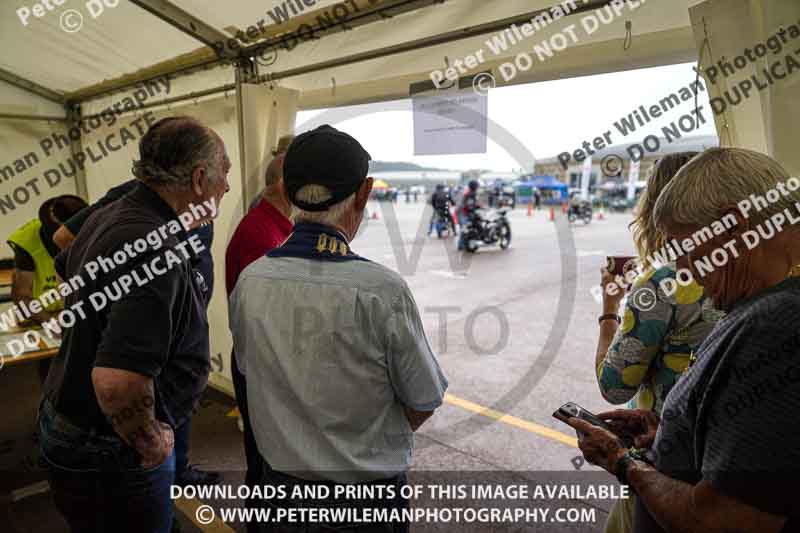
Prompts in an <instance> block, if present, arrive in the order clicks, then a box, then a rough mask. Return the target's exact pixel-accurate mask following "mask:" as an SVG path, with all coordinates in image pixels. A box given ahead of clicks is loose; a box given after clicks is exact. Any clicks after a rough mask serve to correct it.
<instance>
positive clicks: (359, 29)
mask: <svg viewBox="0 0 800 533" xmlns="http://www.w3.org/2000/svg"><path fill="white" fill-rule="evenodd" d="M567 1H569V0H567ZM591 1H592V2H598V3H601V2H603V1H604V0H591ZM690 1H693V0H674V1H671V2H670V5H669V8H668V9H665V8H664V7H662V6H663V3H658V2H648V3H642V4H641V7H640V8H638V9H636V10H635V11H633V10H631V11H628V10H626V11H625V12H624V13H623V14H622V16H620V17H617V18H616V19H615V20H614V22H612V23H611V24H608V25H601V26H600V27H599V28H598V29H597V31H595V32H594V33H592V34H591V35H588V34H586V35H582V38H581V40H580V41H579V42H577V43H575V44H574V45H571V46H569V47H568V48H567V49H566V50H564V51H563V52H559V53H558V54H557V55H555V56H554V57H552V58H549V59H547V60H546V61H544V62H542V64H541V65H537V67H536V68H534V69H530V70H529V71H527V72H520V73H519V74H518V75H517V76H516V77H515V78H514V79H513V80H510V81H508V82H504V81H503V80H502V78H501V77H500V76H499V75H497V76H496V77H497V78H498V81H499V84H500V85H503V84H511V83H525V82H530V81H536V80H542V79H555V78H559V77H566V76H578V75H584V74H593V73H598V72H608V71H613V70H622V69H630V68H642V67H647V66H655V65H659V64H668V63H676V62H680V61H688V60H692V59H696V49H695V45H694V41H693V38H692V31H691V26H690V20H689V14H688V3H689V2H690ZM172 2H173V3H174V4H175V5H176V6H177V7H179V8H180V9H183V10H184V11H186V12H187V13H188V14H189V15H191V16H192V17H195V18H197V19H199V20H201V21H203V22H204V23H205V24H207V25H209V26H211V27H212V28H213V29H216V30H218V31H219V32H221V33H224V34H227V35H231V36H232V37H233V35H236V32H237V31H241V32H244V33H240V34H239V35H240V36H241V37H242V38H243V39H244V40H247V41H248V42H239V45H241V46H245V45H247V44H253V43H256V42H258V41H259V39H260V38H263V37H272V38H275V36H279V35H281V34H283V35H284V37H285V36H286V35H287V33H286V31H287V30H290V29H292V28H296V27H297V26H298V25H299V24H300V22H301V21H306V22H312V23H313V21H314V20H319V19H320V18H322V19H324V17H329V19H330V17H332V16H333V15H332V14H333V13H342V12H343V10H344V7H342V6H352V5H358V6H361V8H360V10H361V11H362V12H359V13H356V12H354V11H353V9H352V8H349V12H348V16H351V17H352V18H353V20H356V21H357V19H359V17H361V18H365V17H364V13H366V6H373V7H374V9H380V8H382V6H383V8H386V9H389V11H387V14H386V15H385V16H386V17H388V18H385V20H383V19H382V18H380V17H377V15H375V16H374V18H375V20H377V21H372V20H371V19H370V21H360V22H358V21H357V22H358V23H362V22H363V25H360V26H359V25H357V23H356V22H353V26H354V28H353V29H352V30H350V31H339V32H337V33H333V34H328V35H323V36H321V37H320V38H318V39H308V40H303V39H295V44H296V46H294V47H293V48H292V49H291V50H290V51H286V50H283V49H278V50H277V51H276V54H275V57H274V58H270V61H265V60H264V59H265V58H263V57H261V58H256V60H257V63H259V65H258V70H259V73H261V74H265V73H269V72H276V73H286V72H291V71H292V70H296V69H298V68H305V67H307V66H308V65H315V64H320V65H325V64H326V62H331V61H335V60H338V59H340V58H343V57H348V56H357V55H359V54H361V55H363V54H369V55H368V57H375V58H374V59H369V60H359V61H357V62H352V63H348V64H347V65H342V66H337V67H332V68H327V69H323V70H320V71H317V72H309V73H305V74H302V75H295V76H291V77H286V78H284V79H281V80H279V82H278V83H279V84H281V85H283V86H285V87H287V88H291V89H296V90H299V91H300V92H301V101H300V105H301V107H302V108H311V107H330V106H332V105H345V104H351V103H357V102H365V101H370V100H372V101H375V100H386V99H391V98H401V97H408V92H409V85H410V84H411V83H415V82H419V81H425V80H429V79H430V73H431V72H432V71H434V70H441V69H443V68H444V67H445V59H444V58H445V57H448V58H450V59H451V60H455V59H464V58H466V57H467V56H469V55H471V54H473V53H474V52H475V51H476V50H484V52H486V55H487V56H488V57H487V61H486V63H485V64H482V65H480V66H479V67H478V68H475V69H473V73H476V72H480V71H482V70H487V69H492V70H493V71H494V72H495V73H496V72H497V67H498V66H499V64H500V63H502V62H505V61H509V60H512V61H513V58H514V57H515V56H516V55H517V54H518V53H520V52H527V53H530V52H531V50H532V49H533V47H534V46H535V45H539V44H541V43H542V42H544V41H545V40H547V39H549V38H550V37H552V36H553V35H554V34H555V33H557V32H560V31H561V30H562V29H563V28H565V27H567V26H568V25H571V24H577V27H578V28H580V27H581V24H580V20H578V18H580V17H582V16H584V14H580V15H575V16H574V17H564V18H563V19H560V20H558V21H556V22H554V23H552V24H551V25H549V26H547V27H546V28H542V29H541V30H540V31H538V32H537V33H536V34H535V35H534V36H533V37H529V38H527V39H524V40H523V41H521V42H518V43H517V44H516V45H514V46H509V47H508V49H507V50H505V51H503V52H500V53H498V54H497V55H494V54H493V53H491V52H488V48H487V46H486V42H487V40H490V39H491V37H493V36H495V35H498V34H499V32H498V33H493V34H486V35H479V36H475V37H470V38H467V39H461V40H457V41H448V42H442V43H441V44H435V45H431V46H427V47H425V48H424V49H413V48H404V50H407V51H404V52H403V53H399V54H396V55H390V56H385V57H383V56H381V54H375V52H376V51H380V50H385V49H390V48H392V47H397V46H398V45H403V44H406V43H410V42H412V41H415V40H420V39H427V38H432V37H436V36H439V35H442V34H448V33H450V32H454V31H455V32H458V31H460V30H467V29H469V28H471V27H475V26H478V25H481V24H486V23H489V22H492V21H503V20H506V19H508V18H511V17H519V16H521V15H526V14H528V13H531V12H534V11H536V10H542V9H547V8H550V7H553V6H556V5H558V3H559V2H558V0H502V2H501V1H499V0H493V1H485V0H449V1H447V2H444V3H442V2H434V1H433V0H402V1H401V0H347V1H346V2H341V1H339V2H337V1H336V0H317V1H316V2H315V3H314V4H313V6H311V7H308V8H307V11H303V12H302V13H297V15H296V16H292V18H291V19H290V20H287V21H281V23H280V24H276V23H275V20H274V19H273V17H275V15H276V9H280V8H281V6H283V7H285V4H277V5H276V6H272V7H269V8H265V5H264V3H263V2H261V1H260V0H239V1H237V2H235V3H233V2H230V3H226V4H225V7H224V9H221V8H220V7H219V6H220V3H219V2H218V1H216V0H191V1H190V0H172ZM576 3H577V4H578V5H580V4H581V2H580V1H577V2H576ZM295 4H297V3H295ZM87 5H88V4H86V3H84V2H79V3H75V4H65V5H63V6H57V7H55V8H54V9H53V10H52V11H46V12H44V14H43V15H42V16H35V15H33V14H26V12H25V11H23V7H24V6H20V5H19V4H18V3H12V2H4V3H3V6H2V7H0V14H2V15H3V16H2V17H0V35H2V36H3V37H2V40H3V44H4V48H5V49H7V50H8V49H11V48H13V49H14V53H6V54H3V56H2V57H0V69H3V70H6V71H8V72H10V73H13V74H15V75H17V76H20V77H22V78H25V79H27V80H30V81H32V82H35V83H37V84H39V85H41V86H43V87H46V88H48V89H51V90H53V91H56V92H58V93H61V94H64V95H67V96H72V97H74V96H76V95H78V96H80V95H81V94H92V95H95V94H96V93H97V88H98V87H100V88H102V87H104V86H107V85H114V84H109V83H108V82H110V81H112V80H113V81H114V82H115V83H116V82H119V81H120V80H136V79H137V76H141V75H143V73H144V74H148V75H151V76H157V75H159V74H162V75H163V74H164V73H165V72H173V71H177V70H179V69H182V68H186V67H187V66H191V65H197V64H198V62H199V63H201V64H202V63H210V62H213V61H214V60H216V55H215V54H214V51H213V50H212V48H211V47H209V46H206V45H204V44H203V43H201V42H200V41H198V40H197V39H195V38H194V37H192V36H191V35H189V34H187V33H184V32H183V31H181V30H179V29H178V28H176V27H174V26H173V25H172V24H169V23H167V22H165V21H163V20H161V19H160V18H158V17H156V16H155V15H153V14H151V13H150V12H148V11H146V10H145V9H143V8H141V7H139V6H137V5H136V3H134V2H120V3H118V5H117V6H116V7H113V8H109V7H106V8H104V9H103V10H101V11H99V12H98V11H97V10H95V11H93V12H92V10H90V9H88V8H87V7H86V6H87ZM598 5H599V4H598ZM409 6H411V7H409ZM390 8H391V9H394V11H391V9H390ZM69 13H71V15H70V14H69ZM76 13H77V14H76ZM391 13H397V14H396V15H395V16H392V15H391ZM78 15H80V19H79V18H78ZM278 18H280V17H278ZM23 20H24V21H23ZM79 20H80V30H79V31H73V28H74V27H75V26H77V25H78V22H79ZM626 20H630V21H631V22H632V23H633V26H632V27H633V34H634V35H633V46H632V47H631V48H630V49H629V50H628V51H627V52H626V53H625V54H622V53H621V45H622V41H623V40H624V37H625V26H624V24H625V21H626ZM250 29H253V30H257V34H256V33H252V35H255V36H256V37H255V39H250V40H248V36H247V32H248V30H250ZM288 35H294V34H288ZM579 35H580V34H579ZM359 59H363V57H360V58H359ZM198 68H199V67H198ZM214 68H215V69H217V68H220V69H222V70H226V71H227V72H228V73H229V74H228V78H229V79H230V80H233V69H232V68H231V67H230V65H228V66H224V65H223V66H221V67H214ZM90 87H91V88H93V90H92V91H89V92H87V91H86V90H87V88H90ZM203 88H207V87H203ZM3 110H5V109H4V107H3V106H2V105H0V111H3Z"/></svg>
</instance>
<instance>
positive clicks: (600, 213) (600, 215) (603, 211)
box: [597, 206, 606, 220]
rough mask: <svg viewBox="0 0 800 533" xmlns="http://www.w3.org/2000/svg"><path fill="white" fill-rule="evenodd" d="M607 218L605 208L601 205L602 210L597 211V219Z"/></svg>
mask: <svg viewBox="0 0 800 533" xmlns="http://www.w3.org/2000/svg"><path fill="white" fill-rule="evenodd" d="M605 219H606V214H605V210H604V209H603V207H602V206H600V211H598V212H597V220H605Z"/></svg>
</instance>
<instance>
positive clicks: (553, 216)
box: [550, 206, 556, 222]
mask: <svg viewBox="0 0 800 533" xmlns="http://www.w3.org/2000/svg"><path fill="white" fill-rule="evenodd" d="M555 221H556V209H555V208H554V207H553V206H550V222H555Z"/></svg>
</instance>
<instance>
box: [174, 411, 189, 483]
mask: <svg viewBox="0 0 800 533" xmlns="http://www.w3.org/2000/svg"><path fill="white" fill-rule="evenodd" d="M191 425H192V419H191V418H187V419H186V422H184V423H183V425H182V426H180V427H178V428H176V429H175V431H174V434H175V477H176V478H179V477H181V474H182V473H183V472H185V471H186V469H187V468H189V430H190V428H191Z"/></svg>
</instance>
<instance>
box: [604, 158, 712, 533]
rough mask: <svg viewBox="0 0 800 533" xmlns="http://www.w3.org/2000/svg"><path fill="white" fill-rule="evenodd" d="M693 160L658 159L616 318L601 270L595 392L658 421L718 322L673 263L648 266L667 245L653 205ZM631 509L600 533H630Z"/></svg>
mask: <svg viewBox="0 0 800 533" xmlns="http://www.w3.org/2000/svg"><path fill="white" fill-rule="evenodd" d="M696 155H697V152H682V153H677V154H670V155H667V156H665V157H663V158H662V159H661V160H660V161H658V163H657V164H656V167H655V169H654V170H653V173H652V174H651V176H650V178H649V179H648V181H647V189H646V190H645V192H644V193H643V194H642V197H641V198H640V200H639V203H638V204H637V206H636V210H635V217H634V220H633V222H632V223H631V228H632V230H633V240H634V244H635V246H636V250H637V254H638V256H639V262H640V264H641V266H642V274H641V275H640V276H639V277H638V278H637V279H636V280H635V281H634V283H633V285H632V287H631V289H630V291H629V293H628V299H627V303H626V304H625V307H624V309H622V310H621V315H622V316H621V317H620V316H619V315H618V314H617V313H619V312H620V310H619V306H620V302H621V300H622V298H623V297H624V296H625V293H624V291H622V290H615V289H616V287H614V288H611V289H609V286H613V285H615V284H616V282H615V280H614V276H613V275H612V274H611V273H610V272H609V271H608V270H607V269H606V268H603V269H602V271H601V275H602V287H603V289H604V290H603V311H602V315H601V316H600V319H599V322H600V336H599V339H598V342H597V353H596V357H595V369H596V370H597V383H598V385H599V387H600V392H601V394H602V395H603V397H604V398H605V399H606V400H607V401H608V402H609V403H612V404H615V405H619V404H624V403H626V402H627V403H628V407H630V408H632V409H643V410H648V411H652V412H653V413H654V414H656V415H660V414H661V408H662V406H663V405H664V400H665V399H666V397H667V394H668V393H669V391H670V389H672V387H673V385H675V383H676V382H677V381H678V378H679V377H680V375H681V374H682V373H683V372H685V371H686V369H687V368H688V366H689V363H690V359H691V357H692V354H693V353H694V352H695V351H696V350H697V348H698V347H699V346H700V344H701V343H702V342H703V340H704V339H705V338H706V336H707V335H708V334H709V333H710V332H711V330H712V328H713V327H714V324H715V323H716V322H717V320H719V319H720V318H721V317H722V313H720V312H718V311H715V310H714V309H713V307H712V305H711V301H710V300H709V299H707V298H705V297H704V296H703V288H702V287H701V286H700V285H698V284H697V283H696V282H695V281H691V282H690V283H688V284H684V283H680V282H679V281H683V280H678V279H677V271H676V266H675V264H674V263H668V264H663V265H654V264H651V258H652V257H653V255H654V254H655V253H658V254H659V255H661V256H662V257H663V256H665V255H666V253H665V252H666V248H664V245H665V243H666V239H665V238H664V234H663V233H662V232H661V231H659V230H658V229H657V228H656V226H655V224H654V222H653V220H652V215H653V208H654V207H655V204H656V200H657V199H658V196H659V195H660V194H661V191H662V190H663V189H664V187H666V185H667V184H668V183H669V182H670V180H672V178H673V177H674V176H675V174H676V173H677V172H678V170H680V168H681V167H682V166H684V165H685V164H686V163H688V162H689V161H690V160H691V159H692V158H693V157H694V156H696ZM600 417H601V418H602V413H601V416H600ZM633 508H634V505H633V499H632V498H631V499H629V500H622V501H618V502H617V504H615V506H614V507H613V508H612V510H611V512H610V514H609V517H608V521H607V522H606V532H608V533H624V532H629V531H632V529H633Z"/></svg>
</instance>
